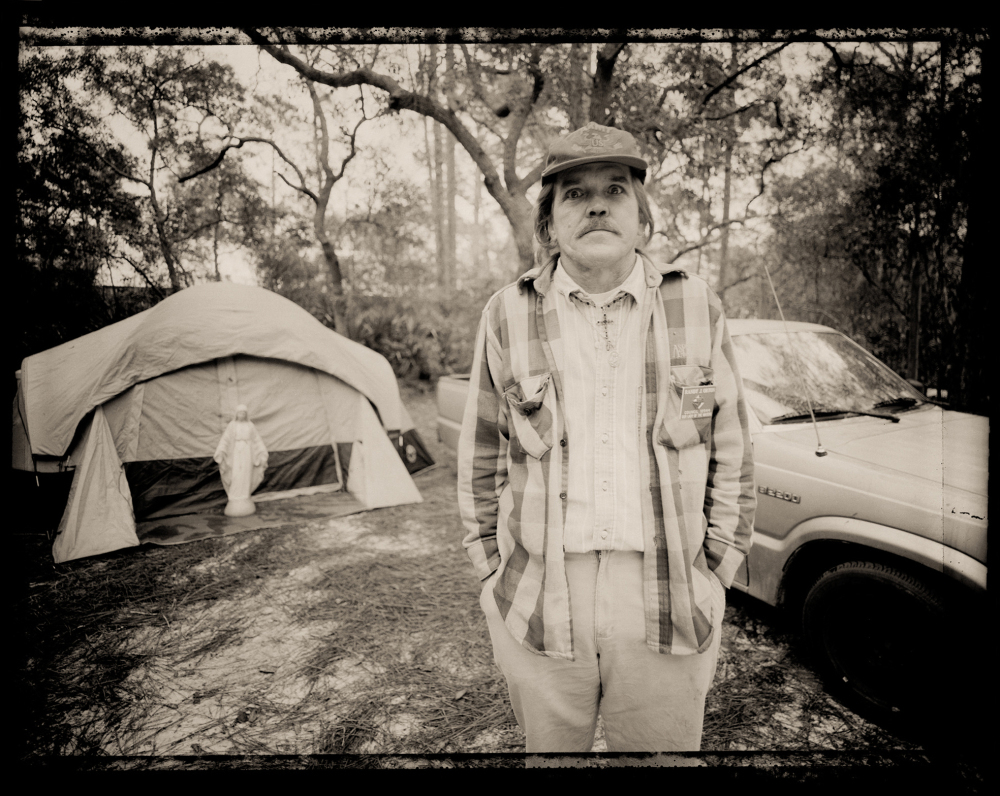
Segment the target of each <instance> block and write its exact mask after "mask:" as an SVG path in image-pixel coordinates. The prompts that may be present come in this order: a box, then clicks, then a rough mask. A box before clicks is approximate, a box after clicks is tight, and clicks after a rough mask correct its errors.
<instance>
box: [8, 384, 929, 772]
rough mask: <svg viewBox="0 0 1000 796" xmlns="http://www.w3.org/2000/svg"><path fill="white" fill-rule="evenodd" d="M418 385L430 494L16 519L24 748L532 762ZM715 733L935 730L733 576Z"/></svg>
mask: <svg viewBox="0 0 1000 796" xmlns="http://www.w3.org/2000/svg"><path fill="white" fill-rule="evenodd" d="M404 400H405V401H406V403H407V407H408V408H409V410H410V412H411V415H412V416H413V418H414V422H415V423H416V425H417V429H418V431H420V433H421V435H422V437H423V439H424V441H425V443H427V445H428V447H429V448H430V449H431V453H432V455H434V456H435V458H436V460H437V461H438V463H439V464H438V466H437V467H436V468H435V469H432V470H430V471H428V472H426V473H424V474H421V475H420V476H418V477H417V485H418V487H419V488H420V490H421V494H422V495H423V498H424V502H423V503H420V504H417V505H410V506H401V507H395V508H388V509H380V510H377V511H371V512H365V513H361V514H355V515H351V516H348V517H340V518H335V519H318V520H309V521H304V522H299V523H298V524H295V525H293V526H285V527H283V528H280V529H270V530H259V531H249V532H246V533H241V534H236V535H233V536H227V537H222V538H217V539H209V540H205V541H199V542H193V543H190V544H184V545H178V546H172V547H155V546H143V547H139V548H132V549H129V550H123V551H119V552H117V553H113V554H109V555H104V556H99V557H95V558H90V559H83V560H79V561H74V562H69V563H67V564H62V565H53V564H52V563H51V556H50V554H49V543H48V541H47V540H46V539H45V536H44V534H43V535H41V536H39V535H38V534H33V535H32V534H22V535H19V536H16V537H15V538H16V539H17V540H19V541H20V543H21V548H20V549H19V550H17V551H16V556H17V558H16V560H17V561H18V562H19V566H18V570H17V572H16V578H15V579H16V581H17V582H18V583H19V584H20V585H21V586H22V588H21V590H20V592H19V594H18V597H17V604H16V610H15V626H16V629H17V631H18V633H17V637H16V638H17V642H16V645H17V649H18V653H19V656H18V659H17V660H18V664H19V665H18V667H17V669H18V671H17V684H16V690H17V692H18V695H19V696H20V700H19V702H18V704H19V705H20V706H21V708H22V710H21V714H20V716H19V718H18V724H19V725H20V727H21V731H20V733H19V735H18V737H19V746H18V749H17V756H18V758H19V759H20V760H21V761H22V762H25V763H27V764H29V765H30V764H31V763H32V761H36V763H37V764H39V765H41V764H46V761H48V762H51V761H52V760H53V759H56V758H58V759H60V760H65V759H87V760H100V759H107V758H109V757H112V758H116V759H117V760H118V762H116V763H115V765H119V766H120V765H123V764H122V763H121V760H123V759H125V760H131V761H135V762H134V764H132V765H134V766H142V765H151V764H153V763H154V761H156V760H164V761H166V760H170V759H172V758H175V757H176V756H188V755H190V756H197V757H199V758H200V757H203V758H204V760H205V765H206V767H210V766H212V765H215V766H220V765H222V764H221V763H220V762H219V760H220V759H222V758H219V757H214V756H220V755H221V756H226V758H225V759H232V760H234V761H235V760H240V761H242V763H241V764H242V765H243V766H244V767H247V766H248V764H247V762H246V761H247V760H251V759H255V760H256V763H255V764H254V765H253V766H252V767H260V764H261V763H262V761H266V760H269V759H277V758H275V757H274V756H310V755H342V756H344V757H343V758H340V759H341V760H346V761H349V762H350V765H354V766H356V767H420V766H424V765H431V764H432V763H433V762H434V760H436V759H437V760H438V763H439V764H445V763H447V760H445V761H444V763H441V760H440V759H439V758H441V756H449V755H451V756H455V755H457V756H459V757H461V755H463V754H466V753H477V754H480V755H489V756H491V757H489V758H481V759H478V760H472V761H467V764H470V765H471V764H477V763H478V764H481V765H486V764H489V765H518V764H520V765H523V759H519V758H517V757H510V758H504V757H503V755H504V754H509V753H519V752H523V751H524V736H523V733H522V732H521V731H520V729H519V728H518V726H517V723H516V721H515V719H514V716H513V713H512V711H511V709H510V704H509V701H508V699H507V694H506V686H505V684H504V681H503V678H502V676H501V674H500V672H499V670H498V669H497V667H496V666H495V664H494V662H493V656H492V649H491V645H490V641H489V632H488V630H487V626H486V621H485V618H484V617H483V615H482V612H481V610H480V608H479V601H478V597H479V583H478V581H477V580H476V578H475V576H474V574H473V571H472V567H471V565H470V563H469V561H468V559H467V556H466V554H465V552H464V550H463V549H462V547H461V538H462V535H463V530H462V526H461V522H460V520H459V518H458V513H457V506H456V497H455V466H454V457H453V456H451V455H450V454H449V453H448V452H447V451H446V450H444V448H443V447H442V446H441V445H440V444H439V443H438V442H437V437H436V432H435V430H434V416H435V411H434V404H433V392H431V391H427V390H419V389H414V388H409V387H408V388H406V389H405V390H404ZM605 748H606V747H605V746H604V745H603V737H602V733H600V731H599V734H598V740H597V743H596V745H595V751H598V752H600V751H602V750H603V749H605ZM703 751H704V752H705V753H708V754H707V755H706V756H705V757H704V759H703V761H704V762H709V763H713V762H714V763H725V764H727V765H731V764H734V763H739V762H740V760H741V759H743V760H746V761H747V762H749V758H740V757H739V755H741V754H745V753H748V752H750V753H755V755H754V757H753V759H754V760H755V761H756V764H761V763H762V762H764V763H766V761H767V760H768V759H769V758H768V757H767V755H764V757H761V753H771V752H775V753H777V756H776V757H775V758H774V761H773V763H774V764H775V765H782V764H787V763H788V762H789V761H788V758H787V755H788V754H793V755H798V756H802V755H805V758H801V759H806V758H808V759H809V760H810V761H811V762H809V764H810V765H812V764H817V765H819V764H824V765H829V764H835V763H836V761H837V759H838V758H829V756H828V754H827V753H829V752H831V751H835V752H841V753H847V755H848V757H847V758H846V759H847V760H849V761H855V762H856V756H857V755H862V756H863V757H864V758H865V759H866V760H867V759H868V758H871V757H873V756H874V757H876V758H878V757H880V756H881V755H884V754H889V755H890V756H891V755H892V754H898V753H900V752H902V753H908V752H911V751H915V752H919V747H918V746H917V745H916V744H913V743H910V742H907V741H904V740H901V739H899V738H895V737H893V736H891V735H890V734H888V733H887V732H885V731H884V730H882V729H880V728H878V727H876V726H874V725H872V724H870V723H868V722H866V721H864V720H863V719H861V718H860V717H858V716H856V715H854V714H853V713H851V712H850V711H848V710H847V709H846V708H844V707H843V706H841V705H839V703H837V702H836V701H834V700H833V699H832V698H830V697H829V696H828V695H827V694H826V693H825V692H824V690H823V688H822V685H821V684H820V683H819V682H818V681H817V680H816V678H815V677H814V676H813V675H812V673H811V672H810V671H809V670H808V667H807V666H805V665H804V664H803V662H802V661H800V660H799V659H798V658H797V657H796V655H795V652H794V639H793V637H792V635H791V634H790V633H789V632H788V631H785V630H783V629H782V628H781V625H780V623H779V622H778V621H777V620H776V618H775V617H774V615H773V614H772V613H771V612H769V611H767V610H765V609H764V607H762V606H760V605H759V604H757V603H756V602H754V601H752V600H749V599H746V598H742V597H741V596H740V595H731V600H730V605H729V607H728V608H727V612H726V621H725V625H724V633H723V642H722V652H721V655H720V663H719V672H718V674H717V677H716V681H715V685H714V687H713V689H712V691H711V692H710V694H709V698H708V704H707V708H706V721H705V734H704V742H703ZM716 753H717V755H716ZM734 754H736V755H737V757H735V758H734V757H733V755H734ZM713 755H715V757H713ZM816 755H818V757H816V760H815V761H813V760H812V757H813V756H816ZM251 756H252V757H251ZM427 756H430V757H427ZM783 756H784V757H783ZM716 758H717V759H716ZM282 759H285V758H282ZM303 759H304V760H305V759H306V758H303ZM796 759H800V758H796ZM880 759H881V758H880ZM210 761H214V762H210ZM428 761H431V762H428ZM302 764H303V765H306V764H307V763H302ZM286 765H293V764H292V763H286Z"/></svg>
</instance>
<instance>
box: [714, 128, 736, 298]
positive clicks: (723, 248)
mask: <svg viewBox="0 0 1000 796" xmlns="http://www.w3.org/2000/svg"><path fill="white" fill-rule="evenodd" d="M733 143H734V142H733V140H732V139H729V140H727V141H725V142H724V146H725V147H726V158H725V163H724V166H723V168H724V169H725V176H724V179H723V183H722V235H721V236H720V238H719V286H718V290H717V292H718V294H719V298H720V299H724V298H725V296H726V288H727V287H728V284H727V282H728V279H729V274H728V270H729V204H730V202H731V201H732V197H733V191H732V184H733Z"/></svg>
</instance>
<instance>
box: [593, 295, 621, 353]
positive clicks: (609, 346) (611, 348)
mask: <svg viewBox="0 0 1000 796" xmlns="http://www.w3.org/2000/svg"><path fill="white" fill-rule="evenodd" d="M617 301H618V299H615V301H612V302H611V304H615V303H617ZM609 306H611V305H610V304H605V305H604V306H603V307H601V313H602V314H603V315H604V320H602V321H598V322H597V325H598V326H601V327H603V328H604V350H605V351H608V352H610V353H609V354H608V363H609V364H610V365H611V367H613V368H617V367H618V363H619V362H621V357H620V356H618V352H617V351H616V350H615V343H617V340H618V335H615V343H612V342H611V338H610V336H609V335H608V324H612V323H614V321H612V320H610V319H609V318H608V307H609ZM620 317H621V313H619V318H620ZM618 331H619V334H620V333H621V330H620V329H619V330H618Z"/></svg>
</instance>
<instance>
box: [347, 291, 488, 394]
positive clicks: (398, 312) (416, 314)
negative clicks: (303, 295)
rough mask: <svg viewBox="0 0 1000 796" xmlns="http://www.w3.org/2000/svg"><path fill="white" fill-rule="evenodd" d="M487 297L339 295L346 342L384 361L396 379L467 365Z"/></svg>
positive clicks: (460, 369)
mask: <svg viewBox="0 0 1000 796" xmlns="http://www.w3.org/2000/svg"><path fill="white" fill-rule="evenodd" d="M487 298H489V296H487V295H474V294H472V293H456V294H453V295H452V296H450V297H447V298H444V297H441V296H440V295H434V294H433V293H431V292H420V293H411V294H408V295H406V296H396V297H386V296H364V295H359V294H350V295H348V296H346V297H345V298H344V316H345V317H346V318H347V324H348V331H349V333H350V337H351V339H352V340H354V341H356V342H358V343H361V344H362V345H365V346H367V347H368V348H371V349H373V350H375V351H378V352H379V353H380V354H382V356H384V357H385V358H386V359H388V360H389V364H391V365H392V369H393V371H394V372H395V374H396V375H397V376H398V377H400V378H410V379H435V378H437V377H438V376H441V375H444V374H446V373H456V372H463V371H467V370H468V369H469V368H471V367H472V354H473V350H472V349H473V346H474V345H475V336H476V328H477V327H478V324H479V316H480V313H481V312H482V308H483V306H484V305H485V303H486V299H487Z"/></svg>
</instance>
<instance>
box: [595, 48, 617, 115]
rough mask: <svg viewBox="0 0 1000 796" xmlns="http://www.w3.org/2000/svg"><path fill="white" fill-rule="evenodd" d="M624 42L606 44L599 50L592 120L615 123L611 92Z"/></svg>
mask: <svg viewBox="0 0 1000 796" xmlns="http://www.w3.org/2000/svg"><path fill="white" fill-rule="evenodd" d="M624 47H625V45H624V44H614V43H609V44H605V45H604V46H603V47H601V48H600V49H599V50H598V51H597V68H596V69H595V70H594V90H593V93H592V94H591V97H590V121H592V122H597V123H598V124H608V125H610V124H613V123H614V121H615V119H614V117H613V116H612V115H611V94H612V91H613V89H614V74H615V62H616V61H617V60H618V54H619V53H620V52H621V51H622V49H623V48H624Z"/></svg>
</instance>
